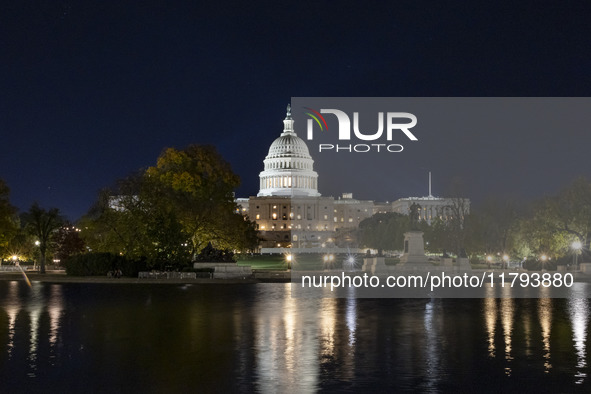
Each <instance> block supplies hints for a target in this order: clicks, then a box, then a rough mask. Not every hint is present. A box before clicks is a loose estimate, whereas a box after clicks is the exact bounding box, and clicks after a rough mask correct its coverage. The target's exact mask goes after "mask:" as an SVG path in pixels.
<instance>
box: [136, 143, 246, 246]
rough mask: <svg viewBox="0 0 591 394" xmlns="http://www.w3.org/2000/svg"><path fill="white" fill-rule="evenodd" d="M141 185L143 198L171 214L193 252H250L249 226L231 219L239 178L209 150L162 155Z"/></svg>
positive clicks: (190, 149) (234, 217)
mask: <svg viewBox="0 0 591 394" xmlns="http://www.w3.org/2000/svg"><path fill="white" fill-rule="evenodd" d="M145 181H146V183H147V185H148V188H147V189H146V191H148V192H149V194H150V196H149V198H151V199H152V201H159V202H161V203H162V204H164V208H165V209H170V210H171V212H173V213H174V215H175V216H176V218H177V219H178V220H179V222H180V223H181V224H182V228H183V230H184V231H185V232H186V233H187V234H188V236H189V237H190V240H191V243H192V248H193V250H194V251H199V250H201V249H203V248H204V247H205V246H206V245H207V244H208V243H210V242H211V244H212V245H213V247H215V248H217V249H252V248H253V246H254V245H253V241H254V240H256V235H255V230H254V229H255V226H254V224H253V223H252V222H250V220H248V219H247V218H244V217H242V215H240V214H238V213H236V203H235V202H234V193H233V191H234V189H235V188H236V187H238V186H239V185H240V178H239V177H238V176H237V175H236V174H234V172H232V169H231V167H230V164H229V163H228V162H226V161H225V160H224V159H223V158H222V157H221V156H220V154H219V153H218V152H217V151H216V150H215V148H214V147H213V146H207V145H206V146H201V145H190V146H189V147H187V148H186V149H183V150H177V149H173V148H169V149H166V150H165V151H164V152H163V153H162V154H161V155H160V157H159V158H158V161H157V163H156V166H153V167H150V168H148V169H147V170H146V174H145ZM244 234H246V236H243V235H244Z"/></svg>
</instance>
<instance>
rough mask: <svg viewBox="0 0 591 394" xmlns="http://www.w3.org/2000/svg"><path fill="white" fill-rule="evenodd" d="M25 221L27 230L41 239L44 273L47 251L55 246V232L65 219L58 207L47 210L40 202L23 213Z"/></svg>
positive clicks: (42, 270)
mask: <svg viewBox="0 0 591 394" xmlns="http://www.w3.org/2000/svg"><path fill="white" fill-rule="evenodd" d="M23 222H24V223H25V228H26V229H27V231H28V232H29V233H30V234H31V235H33V236H35V237H37V239H38V241H39V253H40V255H41V261H40V266H41V270H40V272H41V273H42V274H44V273H45V258H46V255H47V252H48V250H50V249H51V247H52V246H53V236H54V232H55V231H56V230H57V229H59V228H60V227H61V226H62V224H63V219H62V217H61V215H60V213H59V210H58V209H57V208H51V209H49V210H45V209H43V208H41V207H40V206H39V204H38V203H34V204H33V205H32V206H31V208H29V211H28V212H26V213H24V214H23Z"/></svg>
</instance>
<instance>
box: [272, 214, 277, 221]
mask: <svg viewBox="0 0 591 394" xmlns="http://www.w3.org/2000/svg"><path fill="white" fill-rule="evenodd" d="M273 220H277V214H276V213H275V212H273Z"/></svg>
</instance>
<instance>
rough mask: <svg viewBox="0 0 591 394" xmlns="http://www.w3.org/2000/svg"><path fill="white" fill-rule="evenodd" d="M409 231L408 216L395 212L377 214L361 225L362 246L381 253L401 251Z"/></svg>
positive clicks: (360, 238)
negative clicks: (405, 235) (405, 234)
mask: <svg viewBox="0 0 591 394" xmlns="http://www.w3.org/2000/svg"><path fill="white" fill-rule="evenodd" d="M408 229H409V218H408V216H405V215H401V214H399V213H394V212H389V213H376V214H375V215H373V216H372V217H369V218H367V219H364V220H362V221H361V223H359V240H360V244H361V245H364V246H366V247H369V248H374V249H378V250H380V251H382V250H400V249H402V245H403V241H404V233H405V232H406V231H408Z"/></svg>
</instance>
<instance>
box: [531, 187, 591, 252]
mask: <svg viewBox="0 0 591 394" xmlns="http://www.w3.org/2000/svg"><path fill="white" fill-rule="evenodd" d="M522 231H523V232H524V233H525V234H524V235H523V239H524V240H525V241H526V242H528V244H529V247H530V249H531V250H533V251H535V252H542V253H549V254H551V255H554V256H559V255H560V256H564V255H566V254H568V253H569V252H570V245H571V244H572V242H574V241H579V242H581V243H582V245H583V249H582V253H583V261H591V255H590V254H589V253H590V252H589V248H590V246H591V245H590V243H591V183H590V182H589V181H587V180H586V179H585V178H578V179H576V180H575V181H574V182H573V183H572V184H571V185H569V186H568V187H566V188H565V189H563V190H561V191H560V192H559V193H558V194H557V195H556V196H552V197H546V198H544V199H543V200H541V201H540V202H538V203H536V204H535V205H534V208H533V214H532V215H531V217H530V218H529V219H528V220H526V221H524V222H523V223H522Z"/></svg>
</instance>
